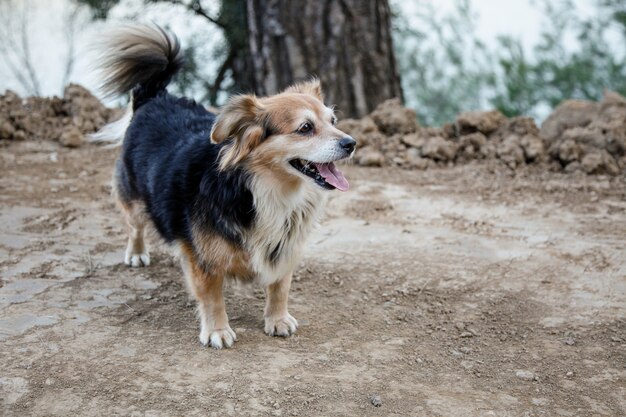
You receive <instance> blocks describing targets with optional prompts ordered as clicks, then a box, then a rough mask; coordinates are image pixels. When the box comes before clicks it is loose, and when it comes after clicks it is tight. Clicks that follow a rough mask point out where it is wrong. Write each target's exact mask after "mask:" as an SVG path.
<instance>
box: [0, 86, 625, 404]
mask: <svg viewBox="0 0 626 417" xmlns="http://www.w3.org/2000/svg"><path fill="white" fill-rule="evenodd" d="M624 111H626V101H624V99H623V98H622V97H620V96H617V95H615V94H612V93H608V94H607V96H606V97H605V99H604V101H603V102H602V103H599V104H598V103H586V102H576V101H572V102H566V103H564V104H563V105H562V106H561V107H560V108H558V109H557V110H555V112H554V114H553V115H552V116H551V117H550V118H549V119H547V120H546V122H545V123H544V124H543V125H542V126H541V128H539V127H538V126H536V125H535V123H534V121H532V120H531V119H529V118H514V119H506V118H505V117H504V116H502V115H501V114H499V113H497V112H483V113H466V114H463V115H460V116H459V118H458V119H457V120H456V121H455V122H454V123H451V124H449V125H446V126H443V127H442V128H422V127H420V126H419V125H418V124H417V123H416V122H415V118H414V113H412V112H411V111H410V110H408V109H404V108H402V107H401V106H399V104H398V103H397V102H387V103H385V104H383V105H381V107H380V108H379V109H377V110H376V111H375V112H374V113H372V115H371V116H369V117H367V118H364V119H361V120H358V121H355V120H352V121H346V122H343V124H342V126H343V127H344V128H346V129H348V130H350V131H351V132H353V134H354V135H355V137H356V138H357V139H358V140H359V141H360V142H361V143H360V145H361V149H360V150H359V151H358V153H357V157H356V161H357V162H358V163H360V164H363V165H382V166H384V167H385V168H364V167H358V166H348V167H345V171H346V174H347V176H348V178H349V179H350V180H351V183H352V189H351V191H350V192H348V193H345V194H341V193H337V192H336V193H333V194H332V198H331V202H330V204H329V207H328V216H327V218H326V220H325V221H324V224H323V225H322V227H321V229H320V230H319V231H317V232H316V233H315V235H314V236H312V238H311V240H310V244H309V245H308V247H307V251H306V254H305V257H304V259H303V261H302V263H301V265H300V267H299V268H298V270H297V271H296V275H295V282H294V285H293V289H292V298H291V312H292V314H293V315H294V316H296V317H297V318H298V319H299V321H300V324H301V327H300V329H299V330H298V333H297V334H296V335H295V336H294V337H292V338H289V339H277V338H269V337H267V336H265V335H264V334H263V331H262V328H263V326H262V317H261V312H262V305H263V294H262V291H261V290H260V289H258V288H255V287H238V286H235V285H233V286H230V287H229V288H228V291H227V305H228V312H229V315H230V317H231V324H232V325H233V328H234V329H235V330H236V331H237V334H238V337H239V341H238V342H237V343H236V344H235V346H234V348H233V349H230V350H224V351H214V350H212V349H207V348H203V347H201V346H200V345H199V344H198V342H197V332H198V329H197V327H198V325H197V322H196V320H195V318H194V306H193V303H192V302H190V300H189V298H188V297H187V295H186V293H185V289H184V286H183V285H182V279H181V275H182V274H181V271H180V268H179V267H178V266H177V261H176V259H174V258H173V257H172V256H171V254H170V252H169V250H168V248H167V247H165V246H163V245H162V244H161V243H160V242H159V240H158V238H156V237H154V236H153V238H152V239H151V240H152V260H153V265H151V266H150V267H149V268H144V269H130V268H127V267H125V266H124V265H123V264H122V262H121V261H122V259H123V250H124V246H125V228H124V225H123V224H122V222H121V218H120V216H119V214H118V212H117V210H116V209H115V207H114V204H113V203H112V201H111V199H110V197H109V193H110V185H109V180H110V176H111V170H112V164H113V160H114V158H115V154H116V151H115V150H110V149H102V148H99V147H97V146H94V145H89V144H85V143H84V140H83V134H85V133H88V132H92V131H94V130H95V129H97V128H98V127H100V126H101V125H102V124H103V123H105V122H106V121H108V120H110V119H111V118H112V117H114V115H113V113H114V112H113V111H112V110H109V109H106V108H104V107H103V106H102V105H101V104H100V103H99V102H98V101H97V100H96V99H95V98H93V96H91V95H90V94H89V92H87V91H86V90H84V89H82V87H80V86H69V87H68V89H67V90H66V93H65V94H64V97H63V98H52V99H33V98H29V99H21V98H19V97H17V96H16V95H14V94H11V93H9V94H6V95H5V96H2V97H0V147H1V149H2V152H1V154H0V155H1V157H0V169H1V170H2V176H0V190H1V193H0V351H1V352H2V355H0V411H1V412H0V414H2V415H8V416H13V415H15V416H29V415H33V416H48V415H63V416H66V415H81V416H96V415H98V416H99V415H107V416H108V415H137V416H144V415H172V416H179V415H185V416H193V415H215V416H222V415H235V416H240V415H277V416H290V415H293V416H307V415H310V416H318V415H324V416H329V415H337V416H348V415H349V416H353V415H398V416H399V415H403V416H404V415H416V416H421V415H423V416H490V415H491V416H542V415H545V416H619V415H626V240H625V237H626V175H625V173H624V138H625V137H626V129H625V128H624V126H625V123H626V118H625V117H624V115H625V113H624ZM402 168H416V169H417V170H406V169H402ZM425 168H429V169H428V170H425V171H424V169H425ZM587 173H588V174H594V175H586V174H587Z"/></svg>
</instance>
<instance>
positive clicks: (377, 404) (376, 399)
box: [370, 395, 383, 407]
mask: <svg viewBox="0 0 626 417" xmlns="http://www.w3.org/2000/svg"><path fill="white" fill-rule="evenodd" d="M370 402H371V403H372V405H373V406H374V407H381V406H382V405H383V400H382V399H381V398H380V396H379V395H370Z"/></svg>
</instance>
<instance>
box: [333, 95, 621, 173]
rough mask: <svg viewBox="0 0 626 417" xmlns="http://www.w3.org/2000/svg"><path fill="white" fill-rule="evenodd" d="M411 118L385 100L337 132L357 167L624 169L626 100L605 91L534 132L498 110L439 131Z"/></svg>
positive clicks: (524, 120)
mask: <svg viewBox="0 0 626 417" xmlns="http://www.w3.org/2000/svg"><path fill="white" fill-rule="evenodd" d="M415 120H416V118H415V113H414V112H412V111H411V110H408V109H406V108H403V107H402V105H401V104H400V101H399V100H397V99H393V100H388V101H386V102H384V103H382V104H381V105H380V106H378V108H376V109H375V110H374V111H373V112H372V113H371V114H370V115H368V116H366V117H364V118H362V119H358V120H356V119H348V120H344V121H342V122H340V123H339V128H340V129H342V130H344V131H345V132H347V133H349V134H351V135H352V136H354V137H355V138H356V139H357V141H358V142H359V146H360V149H359V151H358V152H357V154H356V158H355V160H356V162H357V164H359V165H364V166H392V165H395V166H400V167H404V168H415V169H426V168H428V167H429V166H432V165H449V164H458V163H466V162H469V161H473V160H497V161H500V162H501V163H503V164H505V165H507V166H508V167H509V168H511V169H517V168H519V167H522V166H525V165H530V164H546V165H548V166H549V167H550V168H552V169H554V170H565V171H567V172H571V171H584V172H586V173H588V174H609V175H618V174H620V173H621V172H624V171H625V167H626V98H624V97H622V96H620V95H619V94H617V93H613V92H607V93H605V96H604V99H603V100H602V101H601V102H599V103H595V102H589V101H580V100H570V101H565V102H563V103H562V104H561V105H560V106H558V107H557V108H556V109H555V110H554V112H553V113H552V114H551V115H550V117H548V118H547V119H546V121H545V122H544V123H543V124H542V125H541V128H539V127H538V126H537V125H536V124H535V121H534V120H533V119H532V118H530V117H523V116H520V117H513V118H507V117H505V116H504V115H503V114H502V113H500V112H499V111H497V110H492V111H486V112H466V113H462V114H460V115H459V116H458V117H457V118H456V120H455V121H454V122H453V123H449V124H446V125H444V126H441V127H437V128H432V127H420V126H419V125H418V124H417V122H416V121H415Z"/></svg>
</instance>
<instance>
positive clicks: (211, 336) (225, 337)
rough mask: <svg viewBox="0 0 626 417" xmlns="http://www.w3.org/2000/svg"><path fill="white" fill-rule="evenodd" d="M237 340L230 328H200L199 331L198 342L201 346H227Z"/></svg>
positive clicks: (219, 347)
mask: <svg viewBox="0 0 626 417" xmlns="http://www.w3.org/2000/svg"><path fill="white" fill-rule="evenodd" d="M236 341H237V335H236V334H235V332H234V331H233V329H231V328H230V326H228V327H226V328H224V329H213V330H210V331H209V330H204V329H203V330H202V331H201V332H200V343H202V345H203V346H209V345H210V346H211V347H213V348H214V349H222V348H225V347H226V348H229V347H231V346H232V345H233V343H235V342H236Z"/></svg>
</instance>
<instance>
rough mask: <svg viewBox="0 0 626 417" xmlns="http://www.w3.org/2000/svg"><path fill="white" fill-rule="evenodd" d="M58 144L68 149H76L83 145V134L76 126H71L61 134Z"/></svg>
mask: <svg viewBox="0 0 626 417" xmlns="http://www.w3.org/2000/svg"><path fill="white" fill-rule="evenodd" d="M59 142H61V144H62V145H63V146H66V147H68V148H77V147H79V146H80V145H81V144H82V143H83V134H82V133H80V130H78V128H77V127H76V126H71V127H69V128H68V129H66V130H65V131H64V132H63V133H62V134H61V137H60V138H59Z"/></svg>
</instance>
